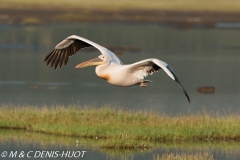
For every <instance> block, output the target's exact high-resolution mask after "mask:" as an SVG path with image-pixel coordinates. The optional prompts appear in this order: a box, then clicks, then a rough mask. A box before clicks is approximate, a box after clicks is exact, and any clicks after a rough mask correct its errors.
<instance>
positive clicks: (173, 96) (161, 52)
mask: <svg viewBox="0 0 240 160" xmlns="http://www.w3.org/2000/svg"><path fill="white" fill-rule="evenodd" d="M72 34H76V35H79V36H82V37H85V38H88V39H90V40H92V41H95V42H97V43H99V44H101V45H105V46H112V47H119V46H129V47H137V48H139V51H124V52H123V53H121V54H119V55H118V57H119V58H120V59H121V60H122V62H123V63H124V64H128V63H133V62H136V61H140V60H143V59H147V58H158V59H160V60H162V61H165V62H167V63H168V64H169V65H170V66H171V67H172V68H173V70H174V73H175V74H176V75H177V76H178V78H179V79H180V81H181V83H182V85H183V86H184V88H185V89H186V90H187V92H188V94H189V96H190V99H191V103H190V104H189V103H188V101H187V99H186V97H185V96H184V94H183V93H182V91H181V89H180V88H179V87H178V85H177V84H176V83H175V82H174V81H172V80H171V79H170V77H168V76H167V75H166V73H164V72H163V71H160V72H158V73H156V74H154V75H152V76H149V77H147V79H149V80H152V81H153V83H151V84H150V85H149V86H148V87H146V88H141V87H128V88H122V87H116V86H112V85H109V84H108V83H106V82H105V81H104V80H102V79H99V78H98V77H97V76H96V74H95V67H89V68H84V69H75V68H74V66H75V65H76V64H78V63H80V62H83V61H86V60H89V59H92V58H95V57H97V56H98V55H99V54H100V53H99V52H98V51H96V50H88V51H87V50H86V51H84V50H83V51H80V52H81V53H78V54H76V55H75V56H73V57H71V58H70V59H69V62H68V65H67V66H64V67H63V68H62V69H60V70H57V71H55V70H54V69H52V68H50V67H46V66H45V63H44V62H43V60H44V57H45V56H46V54H47V53H48V52H49V51H51V50H52V48H53V47H54V46H55V45H56V44H57V43H59V42H60V41H62V40H63V39H64V38H66V37H67V36H69V35H72ZM0 35H1V38H0V65H1V67H0V90H1V92H0V104H8V103H11V104H14V105H15V104H16V105H22V106H24V105H25V104H27V105H35V106H39V107H41V106H44V105H55V104H63V105H71V104H76V105H79V106H94V107H100V106H103V105H106V104H107V105H110V106H112V107H115V108H117V107H121V108H124V109H136V110H140V109H141V110H149V109H150V110H154V111H156V112H159V113H164V114H167V115H177V114H187V113H189V112H192V113H196V112H201V111H202V110H203V108H204V109H205V110H207V111H208V112H216V111H217V112H220V113H222V114H229V113H236V112H239V107H240V106H239V104H240V98H239V97H240V85H239V83H240V74H239V68H240V54H239V52H240V43H239V42H240V31H239V30H238V29H206V28H193V29H187V30H181V29H177V28H173V27H166V26H158V25H143V24H132V25H131V24H129V25H121V24H75V25H50V26H0ZM203 86H210V87H214V93H210V94H203V93H199V92H198V91H197V88H198V87H203ZM37 144H38V142H36V144H35V143H33V144H30V145H29V144H27V145H26V146H25V147H26V148H31V147H32V146H37ZM6 145H9V148H11V147H13V146H15V145H14V143H12V141H9V140H6V141H4V142H1V144H0V146H1V148H2V146H6ZM24 145H25V144H24V143H22V141H20V142H19V147H20V148H22V147H23V146H24ZM48 146H49V147H50V148H51V147H52V146H51V145H49V144H47V147H48ZM57 146H58V144H57ZM15 147H16V148H18V146H15ZM55 147H56V146H54V147H53V148H55ZM50 148H47V149H50ZM170 148H171V149H173V150H177V151H179V150H181V148H180V149H179V148H178V149H176V148H174V147H170ZM38 149H39V148H36V150H38ZM63 149H65V148H63ZM171 149H167V150H168V151H170V150H171ZM90 150H92V149H89V152H90ZM220 150H221V149H220ZM211 151H212V152H213V153H214V155H215V156H216V155H217V154H220V153H219V152H218V151H216V150H214V149H213V150H211ZM92 152H94V153H95V150H94V151H92ZM98 152H99V151H96V157H99V154H101V153H98ZM140 155H141V156H140ZM140 155H138V156H136V157H137V158H136V157H135V154H134V156H133V159H140V158H139V157H142V159H149V158H150V159H152V151H151V154H149V153H145V154H140ZM145 155H146V156H148V158H146V157H145ZM223 155H225V154H223ZM103 157H104V158H102V159H106V155H105V154H104V155H103ZM144 157H145V158H144ZM220 157H222V159H226V156H220ZM224 157H225V158H224ZM110 159H111V158H110ZM231 159H232V158H231Z"/></svg>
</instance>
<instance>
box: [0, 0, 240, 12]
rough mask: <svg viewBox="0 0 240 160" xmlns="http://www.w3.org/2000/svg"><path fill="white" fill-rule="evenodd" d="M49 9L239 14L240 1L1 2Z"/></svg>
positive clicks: (9, 0) (9, 6) (10, 5)
mask: <svg viewBox="0 0 240 160" xmlns="http://www.w3.org/2000/svg"><path fill="white" fill-rule="evenodd" d="M32 6H35V7H36V8H37V7H47V8H56V7H64V8H77V7H78V8H88V9H100V10H105V9H110V10H112V9H114V10H115V9H118V10H124V9H146V10H153V9H154V10H173V11H176V10H179V11H223V12H239V11H240V1H238V0H227V1H226V0H213V1H211V3H209V0H171V1H170V0H141V1H139V0H132V1H129V0H119V1H112V0H100V1H99V0H89V1H85V0H68V1H66V0H52V1H48V0H41V1H33V0H1V7H3V8H13V7H17V8H26V7H32Z"/></svg>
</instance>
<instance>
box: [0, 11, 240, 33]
mask: <svg viewBox="0 0 240 160" xmlns="http://www.w3.org/2000/svg"><path fill="white" fill-rule="evenodd" d="M89 22H93V23H102V22H106V23H116V22H117V23H167V24H172V25H175V26H178V27H186V28H188V27H192V26H196V25H200V26H205V27H214V25H215V24H216V23H218V22H229V23H240V12H210V11H208V12H200V11H164V10H96V9H81V8H71V9H70V8H69V9H66V8H25V9H22V8H20V9H18V8H16V9H15V8H14V9H11V8H9V9H8V8H0V24H55V23H89Z"/></svg>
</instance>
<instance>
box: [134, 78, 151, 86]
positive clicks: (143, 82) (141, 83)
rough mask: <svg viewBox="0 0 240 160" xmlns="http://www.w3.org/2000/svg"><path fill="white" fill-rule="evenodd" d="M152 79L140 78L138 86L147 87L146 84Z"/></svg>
mask: <svg viewBox="0 0 240 160" xmlns="http://www.w3.org/2000/svg"><path fill="white" fill-rule="evenodd" d="M151 82H152V81H149V80H140V81H139V82H138V83H137V84H138V85H139V86H140V87H147V86H148V83H151Z"/></svg>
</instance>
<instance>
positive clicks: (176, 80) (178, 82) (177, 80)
mask: <svg viewBox="0 0 240 160" xmlns="http://www.w3.org/2000/svg"><path fill="white" fill-rule="evenodd" d="M167 68H168V70H169V71H170V72H171V73H172V74H173V76H174V79H175V82H177V84H178V85H179V87H180V88H181V89H182V91H183V92H184V94H185V96H186V97H187V99H188V102H189V103H190V98H189V96H188V94H187V92H186V90H185V89H184V88H183V86H182V85H181V82H180V81H179V79H178V78H177V76H176V75H175V74H174V73H173V71H172V70H171V68H169V67H168V66H167Z"/></svg>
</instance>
